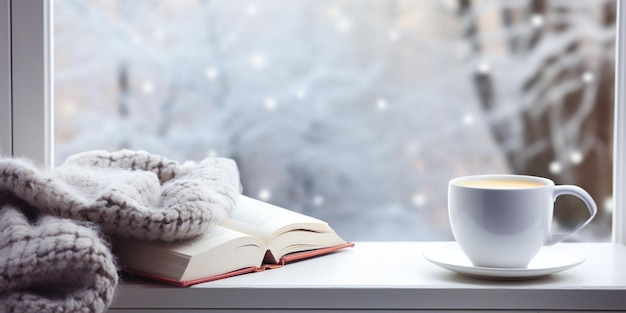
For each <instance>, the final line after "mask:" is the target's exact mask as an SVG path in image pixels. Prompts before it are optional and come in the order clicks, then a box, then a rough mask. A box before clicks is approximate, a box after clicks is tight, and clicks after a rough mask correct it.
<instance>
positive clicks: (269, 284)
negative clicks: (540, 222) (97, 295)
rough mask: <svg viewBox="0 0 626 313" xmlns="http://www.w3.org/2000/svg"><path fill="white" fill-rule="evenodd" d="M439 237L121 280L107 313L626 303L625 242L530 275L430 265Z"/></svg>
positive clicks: (584, 246) (582, 247) (607, 306)
mask: <svg viewBox="0 0 626 313" xmlns="http://www.w3.org/2000/svg"><path fill="white" fill-rule="evenodd" d="M439 244H441V243H438V242H358V243H357V244H356V246H355V247H354V248H351V249H347V250H345V251H341V252H339V253H336V254H333V255H328V256H324V257H320V258H316V259H311V260H306V261H303V262H299V263H294V264H289V265H287V266H285V267H283V268H281V269H277V270H269V271H265V272H261V273H254V274H246V275H242V276H238V277H232V278H228V279H224V280H220V281H214V282H210V283H205V284H201V285H196V286H193V287H191V288H179V287H174V286H169V285H165V284H161V283H153V282H150V281H146V280H139V279H138V280H134V279H125V280H124V281H123V282H122V283H121V284H120V286H119V288H118V294H117V296H116V299H115V301H114V303H113V304H112V306H111V308H110V312H139V311H142V310H145V311H154V310H155V309H163V310H159V312H167V311H170V310H171V312H185V311H187V310H189V311H194V310H198V309H202V310H208V309H214V310H220V311H221V310H229V309H236V310H237V311H242V310H259V311H263V310H264V311H273V310H275V309H291V310H294V311H299V310H328V311H333V310H342V311H343V312H345V311H347V310H348V311H349V310H355V311H359V310H364V309H369V310H373V311H374V312H375V311H389V310H437V311H438V312H439V311H445V310H451V311H452V310H453V311H457V310H480V311H482V310H507V311H510V310H583V311H599V310H609V311H611V310H615V311H621V310H624V309H626V247H625V246H624V245H621V244H615V243H562V245H568V246H569V247H571V248H572V249H576V250H578V251H579V252H581V253H582V254H584V255H585V256H586V258H587V259H586V261H585V262H584V263H583V264H581V265H579V266H577V267H575V268H573V269H570V270H567V271H564V272H561V273H557V274H554V275H551V276H547V277H545V278H541V279H536V280H528V281H513V282H511V281H508V282H498V281H486V280H478V279H473V278H467V277H464V276H461V275H458V274H455V273H453V272H450V271H448V270H445V269H442V268H440V267H438V266H435V265H433V264H431V263H430V262H428V261H426V260H425V259H424V258H423V257H422V253H423V251H424V250H426V249H428V248H432V247H435V246H436V245H439Z"/></svg>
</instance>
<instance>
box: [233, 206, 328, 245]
mask: <svg viewBox="0 0 626 313" xmlns="http://www.w3.org/2000/svg"><path fill="white" fill-rule="evenodd" d="M222 225H223V226H225V227H228V228H232V229H235V230H238V231H241V232H244V233H248V234H251V235H253V236H256V237H259V238H260V239H262V240H263V241H264V242H265V243H266V244H268V243H269V241H271V239H272V237H275V233H276V232H277V231H279V230H281V229H284V228H286V227H287V228H289V226H290V225H291V226H293V227H294V228H297V227H298V226H303V225H306V227H308V228H313V230H315V229H316V228H326V227H325V226H326V223H325V222H323V221H321V220H319V219H316V218H314V217H310V216H306V215H303V214H300V213H297V212H293V211H290V210H287V209H283V208H281V207H278V206H275V205H271V204H269V203H266V202H262V201H259V200H255V199H253V198H250V197H246V196H240V197H239V205H238V206H237V208H235V210H233V212H232V213H231V216H230V218H228V219H226V220H225V221H223V222H222ZM315 225H320V226H321V227H319V226H318V227H315Z"/></svg>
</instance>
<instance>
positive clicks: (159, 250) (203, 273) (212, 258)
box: [114, 196, 354, 287]
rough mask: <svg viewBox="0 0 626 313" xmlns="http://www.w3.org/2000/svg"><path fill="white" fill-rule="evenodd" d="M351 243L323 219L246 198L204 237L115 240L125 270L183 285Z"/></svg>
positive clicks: (257, 269)
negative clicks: (163, 239)
mask: <svg viewBox="0 0 626 313" xmlns="http://www.w3.org/2000/svg"><path fill="white" fill-rule="evenodd" d="M352 246H354V244H353V243H350V242H346V241H345V240H343V239H341V237H339V235H337V233H336V232H335V231H334V230H333V229H331V228H330V226H328V224H327V223H326V222H324V221H322V220H319V219H316V218H313V217H310V216H307V215H303V214H300V213H297V212H293V211H290V210H287V209H283V208H280V207H277V206H274V205H271V204H269V203H265V202H262V201H259V200H255V199H253V198H249V197H246V196H240V198H239V204H238V206H237V208H236V209H235V210H234V211H233V212H232V214H231V216H230V218H228V219H226V220H224V221H223V222H222V223H221V224H220V225H217V226H215V227H211V228H210V229H209V231H207V232H206V233H204V234H202V235H200V236H196V237H193V238H190V239H187V240H183V241H178V242H175V243H166V242H146V241H136V240H127V239H124V240H119V241H117V242H115V243H114V248H115V249H116V253H117V256H118V258H119V263H120V264H121V265H122V266H123V267H124V268H125V270H126V271H128V272H130V273H132V274H135V275H138V276H146V277H150V278H153V279H157V280H161V281H164V282H168V283H172V284H175V285H179V286H184V287H187V286H190V285H194V284H198V283H202V282H208V281H212V280H216V279H221V278H226V277H230V276H235V275H240V274H244V273H250V272H258V271H263V270H265V269H268V268H276V267H281V266H283V265H284V264H286V263H289V262H293V261H297V260H302V259H306V258H310V257H314V256H318V255H323V254H327V253H331V252H334V251H336V250H340V249H343V248H346V247H352Z"/></svg>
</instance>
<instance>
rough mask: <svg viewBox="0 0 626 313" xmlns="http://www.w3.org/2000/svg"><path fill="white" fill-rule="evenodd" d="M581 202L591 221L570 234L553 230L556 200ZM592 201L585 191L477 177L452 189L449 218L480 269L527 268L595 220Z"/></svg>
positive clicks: (532, 180)
mask: <svg viewBox="0 0 626 313" xmlns="http://www.w3.org/2000/svg"><path fill="white" fill-rule="evenodd" d="M561 195H573V196H576V197H578V198H580V199H581V200H582V201H583V202H584V203H585V204H586V206H587V208H588V210H589V218H588V219H587V220H586V221H584V222H582V223H581V224H579V226H577V227H575V228H573V229H571V230H569V231H567V232H565V233H553V232H552V230H551V226H552V218H553V212H554V201H555V200H556V198H557V197H558V196H561ZM596 212H597V208H596V204H595V202H594V201H593V199H592V197H591V196H590V195H589V194H588V193H587V192H586V191H585V190H583V189H582V188H580V187H578V186H573V185H558V186H556V185H555V184H554V182H553V181H551V180H549V179H547V178H542V177H536V176H525V175H478V176H464V177H459V178H455V179H452V180H451V181H450V182H449V184H448V213H449V217H450V226H451V227H452V233H453V235H454V238H455V239H456V241H457V243H458V244H459V246H460V248H461V250H462V251H463V252H464V253H465V255H467V257H468V258H469V259H470V261H471V262H472V264H473V265H474V266H477V267H493V268H525V267H527V266H528V263H530V261H531V260H532V259H533V258H534V257H535V256H536V255H537V253H538V252H539V250H541V248H542V247H543V246H545V245H552V244H555V243H557V242H560V241H562V240H563V239H565V238H566V237H567V236H569V235H571V234H573V233H575V232H577V231H579V230H580V229H581V228H583V227H584V226H585V225H587V224H588V223H589V222H590V221H591V220H592V219H593V217H594V216H595V215H596Z"/></svg>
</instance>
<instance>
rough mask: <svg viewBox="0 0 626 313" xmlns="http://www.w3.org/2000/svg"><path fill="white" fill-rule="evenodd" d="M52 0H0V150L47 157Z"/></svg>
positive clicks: (621, 131)
mask: <svg viewBox="0 0 626 313" xmlns="http://www.w3.org/2000/svg"><path fill="white" fill-rule="evenodd" d="M616 1H617V18H616V21H617V22H616V23H617V25H616V43H615V67H616V70H615V86H616V88H615V104H614V130H613V199H612V208H613V228H612V241H613V242H614V243H620V244H624V243H626V211H624V205H625V204H626V192H623V189H624V186H626V167H625V166H626V164H624V162H625V160H626V109H625V108H624V105H626V90H624V89H621V88H618V87H619V86H620V84H622V82H626V64H625V62H626V61H625V59H626V54H625V53H626V21H624V20H623V18H622V17H626V2H625V1H624V0H616ZM52 6H53V0H0V155H11V156H20V157H27V158H30V159H32V160H34V161H35V162H38V163H40V164H42V165H43V166H45V167H48V168H51V167H52V165H53V164H54V162H53V153H52V151H53V149H54V147H53V137H52V135H53V127H54V125H53V116H52V112H53V101H52V99H53V88H52V82H53V81H52V77H53V73H52V71H53V67H52V60H53V55H52V53H53V49H51V47H52V44H53V38H52V35H51V32H52V26H51V22H52V20H53V17H52V10H51V8H52Z"/></svg>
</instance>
